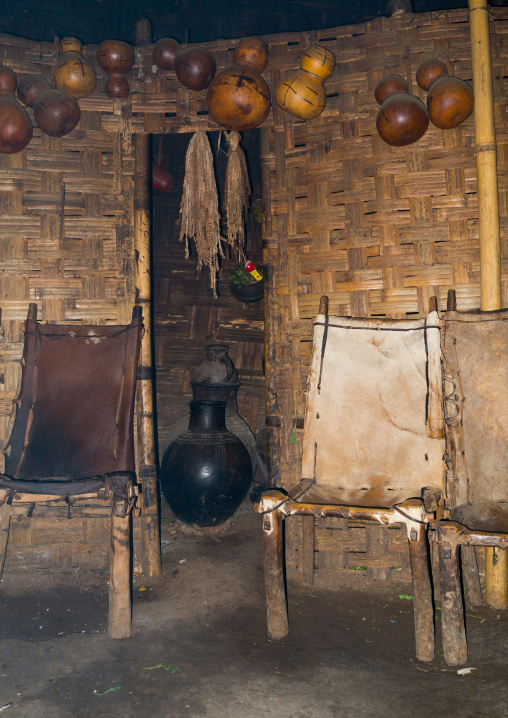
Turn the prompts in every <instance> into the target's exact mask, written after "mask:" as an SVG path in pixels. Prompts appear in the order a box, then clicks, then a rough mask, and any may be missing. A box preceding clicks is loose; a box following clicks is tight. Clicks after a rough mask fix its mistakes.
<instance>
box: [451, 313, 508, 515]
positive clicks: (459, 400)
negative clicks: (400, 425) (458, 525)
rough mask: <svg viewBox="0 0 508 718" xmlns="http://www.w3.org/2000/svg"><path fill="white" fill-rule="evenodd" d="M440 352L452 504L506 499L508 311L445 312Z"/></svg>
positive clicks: (507, 481)
mask: <svg viewBox="0 0 508 718" xmlns="http://www.w3.org/2000/svg"><path fill="white" fill-rule="evenodd" d="M444 355H445V356H444V360H445V369H444V375H445V383H444V389H445V398H446V400H445V413H446V416H447V419H446V421H447V426H448V429H447V431H448V434H449V436H450V439H451V441H450V445H451V450H452V458H453V465H454V474H455V479H456V492H455V493H456V496H455V504H456V505H458V504H463V503H474V504H476V503H479V502H485V501H486V502H488V501H507V500H508V310H502V311H499V312H478V313H473V312H471V313H466V312H447V314H446V318H445V342H444ZM447 377H448V380H447V379H446V378H447Z"/></svg>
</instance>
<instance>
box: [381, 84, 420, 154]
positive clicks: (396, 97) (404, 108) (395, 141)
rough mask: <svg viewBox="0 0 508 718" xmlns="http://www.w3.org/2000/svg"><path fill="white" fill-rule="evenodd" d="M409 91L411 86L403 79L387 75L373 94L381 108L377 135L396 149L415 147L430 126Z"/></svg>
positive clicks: (416, 99)
mask: <svg viewBox="0 0 508 718" xmlns="http://www.w3.org/2000/svg"><path fill="white" fill-rule="evenodd" d="M408 90H409V85H408V84H407V82H406V80H405V79H404V78H403V77H401V76H400V75H387V77H385V78H384V79H382V80H380V81H379V82H378V84H377V85H376V88H375V90H374V95H375V98H376V100H377V102H378V104H380V105H381V107H380V108H379V112H378V113H377V117H376V127H377V131H378V133H379V136H380V137H381V139H383V140H384V141H385V142H386V143H387V144H389V145H393V146H394V147H405V146H406V145H411V144H413V142H416V141H417V140H419V139H420V137H423V135H424V134H425V131H426V130H427V127H428V126H429V115H428V113H427V110H426V108H425V105H424V104H423V102H422V101H421V100H419V99H418V98H417V97H414V95H410V94H409V93H408Z"/></svg>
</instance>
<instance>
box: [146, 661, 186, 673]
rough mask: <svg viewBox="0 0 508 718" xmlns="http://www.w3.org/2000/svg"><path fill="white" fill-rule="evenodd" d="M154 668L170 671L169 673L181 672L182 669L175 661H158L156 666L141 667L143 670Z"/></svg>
mask: <svg viewBox="0 0 508 718" xmlns="http://www.w3.org/2000/svg"><path fill="white" fill-rule="evenodd" d="M156 668H162V670H163V671H171V673H181V672H182V669H181V668H178V666H177V665H176V664H175V663H158V664H157V665H156V666H148V668H143V669H142V670H143V671H153V670H154V669H156Z"/></svg>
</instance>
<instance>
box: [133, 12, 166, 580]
mask: <svg viewBox="0 0 508 718" xmlns="http://www.w3.org/2000/svg"><path fill="white" fill-rule="evenodd" d="M150 41H151V28H150V23H149V21H148V20H139V21H138V23H137V24H136V43H137V44H138V45H146V44H148V43H149V42H150ZM134 247H135V253H136V304H137V305H138V306H140V307H141V308H142V309H143V321H144V325H145V331H144V334H143V338H142V340H141V351H140V362H139V367H138V387H137V401H136V410H137V423H138V478H139V480H140V482H141V484H142V502H141V532H142V538H143V553H144V564H145V571H146V572H147V573H148V575H149V576H158V575H159V574H160V572H161V549H160V534H159V501H158V498H159V497H158V488H157V466H156V453H155V421H154V403H153V368H152V326H151V283H150V136H149V135H147V134H137V135H136V143H135V156H134Z"/></svg>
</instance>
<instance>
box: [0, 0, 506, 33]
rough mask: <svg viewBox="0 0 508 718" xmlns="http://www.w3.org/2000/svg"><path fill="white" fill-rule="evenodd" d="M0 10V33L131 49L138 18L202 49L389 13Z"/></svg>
mask: <svg viewBox="0 0 508 718" xmlns="http://www.w3.org/2000/svg"><path fill="white" fill-rule="evenodd" d="M495 4H497V5H502V4H508V0H495ZM0 5H3V8H4V9H3V12H2V14H1V15H0V32H4V33H8V34H11V35H17V36H19V37H26V38H30V39H33V40H46V41H49V42H52V41H53V39H54V37H55V35H56V36H58V37H60V38H61V37H65V36H68V35H73V36H77V37H79V39H80V40H81V41H82V42H83V43H84V44H96V43H100V42H102V41H103V40H107V39H108V38H117V39H122V40H125V41H127V42H130V43H134V41H135V26H136V21H137V20H139V19H140V18H141V17H147V18H148V19H149V20H151V22H152V28H153V40H158V39H160V38H161V37H174V38H176V39H177V40H179V41H180V42H191V43H199V42H206V41H208V40H216V39H220V38H223V39H228V38H234V37H244V36H247V35H267V34H271V33H278V32H298V31H306V30H319V29H323V28H328V27H335V26H337V25H349V24H356V23H361V22H363V21H364V20H372V19H373V18H375V17H378V16H379V15H385V14H386V0H235V2H232V0H216V1H215V2H213V1H212V0H192V2H191V0H144V1H143V0H79V1H77V0H46V1H44V0H35V2H34V0H14V1H11V2H8V0H3V1H2V2H0ZM7 5H8V7H7ZM466 6H467V0H413V11H414V12H425V11H427V10H444V9H448V8H458V7H466Z"/></svg>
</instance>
